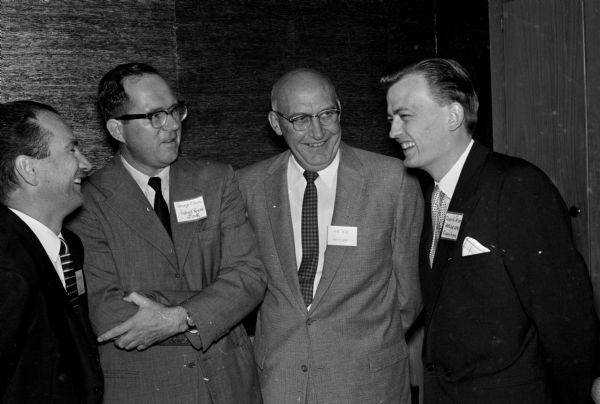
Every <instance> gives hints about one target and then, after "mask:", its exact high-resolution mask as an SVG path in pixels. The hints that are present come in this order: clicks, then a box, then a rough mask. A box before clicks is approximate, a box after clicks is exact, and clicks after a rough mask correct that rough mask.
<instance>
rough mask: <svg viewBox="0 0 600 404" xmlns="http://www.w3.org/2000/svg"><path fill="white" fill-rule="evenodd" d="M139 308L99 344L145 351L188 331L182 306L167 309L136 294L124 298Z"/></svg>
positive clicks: (185, 314)
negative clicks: (109, 343) (112, 342)
mask: <svg viewBox="0 0 600 404" xmlns="http://www.w3.org/2000/svg"><path fill="white" fill-rule="evenodd" d="M123 300H124V301H126V302H129V303H134V304H136V305H137V306H138V307H139V308H138V311H137V313H136V314H135V315H133V316H132V317H131V318H129V319H128V320H126V321H124V322H123V323H121V324H119V325H117V326H116V327H114V328H112V329H110V330H109V331H107V332H105V333H104V334H102V335H100V336H99V337H98V342H106V341H108V340H113V339H114V340H115V341H114V344H115V345H116V346H117V347H118V348H121V349H125V350H128V351H130V350H132V349H137V350H139V351H142V350H144V349H146V348H148V347H150V346H151V345H153V344H155V343H157V342H160V341H163V340H165V339H167V338H169V337H171V336H173V335H175V334H179V333H182V332H184V331H186V330H187V328H188V325H187V322H186V317H187V312H186V310H185V309H184V308H183V307H181V306H175V307H167V306H164V305H162V304H160V303H157V302H155V301H153V300H150V299H148V298H146V297H144V296H142V295H140V294H138V293H136V292H133V293H131V294H129V295H128V296H126V297H124V298H123Z"/></svg>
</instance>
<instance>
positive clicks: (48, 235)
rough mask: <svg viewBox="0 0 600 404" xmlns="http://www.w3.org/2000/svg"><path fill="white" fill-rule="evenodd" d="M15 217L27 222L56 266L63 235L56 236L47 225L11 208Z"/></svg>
mask: <svg viewBox="0 0 600 404" xmlns="http://www.w3.org/2000/svg"><path fill="white" fill-rule="evenodd" d="M9 209H10V210H11V211H12V212H13V213H14V214H15V215H17V216H19V218H20V219H21V220H22V221H24V222H25V224H26V225H27V226H28V227H29V228H30V229H31V231H32V232H33V234H35V236H36V237H37V238H38V240H39V241H40V243H41V244H42V247H44V250H45V251H46V255H48V258H50V261H52V263H54V264H56V262H57V260H58V252H59V251H60V238H59V236H60V237H62V234H61V235H57V234H55V233H54V232H53V231H52V230H50V229H49V228H48V227H47V226H46V225H44V224H43V223H41V222H39V221H37V220H36V219H34V218H32V217H31V216H29V215H27V214H25V213H23V212H21V211H19V210H16V209H13V208H9Z"/></svg>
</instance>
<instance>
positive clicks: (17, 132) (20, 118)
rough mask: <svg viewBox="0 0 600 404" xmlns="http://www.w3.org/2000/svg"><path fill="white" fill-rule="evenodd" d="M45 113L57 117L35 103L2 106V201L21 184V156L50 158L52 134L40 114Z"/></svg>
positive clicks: (0, 163) (0, 121)
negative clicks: (18, 171)
mask: <svg viewBox="0 0 600 404" xmlns="http://www.w3.org/2000/svg"><path fill="white" fill-rule="evenodd" d="M43 111H47V112H52V113H54V114H57V115H58V112H56V110H55V109H54V108H52V107H51V106H49V105H46V104H42V103H39V102H35V101H29V100H19V101H13V102H7V103H5V104H0V201H3V202H4V201H6V198H7V196H8V194H9V193H10V192H11V191H12V190H13V189H14V187H16V186H17V185H18V184H19V182H18V178H17V174H16V172H15V160H16V158H17V157H18V156H20V155H24V156H30V157H33V158H36V159H43V158H46V157H48V156H49V155H50V149H49V147H48V136H49V133H48V131H47V130H45V129H44V128H42V127H41V126H40V124H39V114H40V113H41V112H43Z"/></svg>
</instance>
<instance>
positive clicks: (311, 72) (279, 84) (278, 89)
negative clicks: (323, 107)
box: [271, 68, 338, 110]
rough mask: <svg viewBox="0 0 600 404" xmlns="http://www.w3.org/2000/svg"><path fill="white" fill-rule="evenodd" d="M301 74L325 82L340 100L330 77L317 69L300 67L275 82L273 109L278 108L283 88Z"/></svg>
mask: <svg viewBox="0 0 600 404" xmlns="http://www.w3.org/2000/svg"><path fill="white" fill-rule="evenodd" d="M299 76H307V77H311V76H312V78H314V79H317V80H320V81H321V82H322V83H325V85H326V86H328V87H329V88H330V89H331V91H332V92H333V94H334V95H335V99H336V101H338V96H337V92H336V90H335V86H334V85H333V82H332V81H331V79H330V78H329V77H327V76H326V75H324V74H323V73H321V72H319V71H317V70H315V69H310V68H299V69H294V70H291V71H289V72H287V73H285V74H284V75H283V76H281V77H280V78H279V80H277V81H276V82H275V84H273V88H272V89H271V108H272V109H273V110H277V102H278V100H279V97H280V96H281V93H282V90H283V89H284V88H286V86H287V85H288V84H289V83H290V82H292V81H293V80H294V79H297V78H298V77H299Z"/></svg>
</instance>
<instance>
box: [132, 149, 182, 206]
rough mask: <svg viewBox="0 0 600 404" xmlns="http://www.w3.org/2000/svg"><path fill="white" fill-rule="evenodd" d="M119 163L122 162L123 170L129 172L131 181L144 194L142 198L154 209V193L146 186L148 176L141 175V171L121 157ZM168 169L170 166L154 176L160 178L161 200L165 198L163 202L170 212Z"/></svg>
mask: <svg viewBox="0 0 600 404" xmlns="http://www.w3.org/2000/svg"><path fill="white" fill-rule="evenodd" d="M121 161H122V162H123V165H124V166H125V169H126V170H127V172H129V174H131V176H132V177H133V180H134V181H135V182H136V184H138V186H139V187H140V189H141V190H142V192H143V193H144V196H146V199H148V202H150V206H152V207H154V194H155V192H154V189H152V187H151V186H150V185H148V180H149V179H150V176H149V175H146V174H144V173H142V172H141V171H139V170H138V169H136V168H134V167H133V166H132V165H131V164H129V163H128V162H127V160H125V158H123V156H121ZM170 168H171V166H167V167H165V168H164V169H163V170H162V171H161V172H160V173H158V175H155V177H160V187H161V189H162V194H163V198H165V202H166V203H167V206H168V207H169V210H171V206H170V205H169V171H170Z"/></svg>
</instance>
